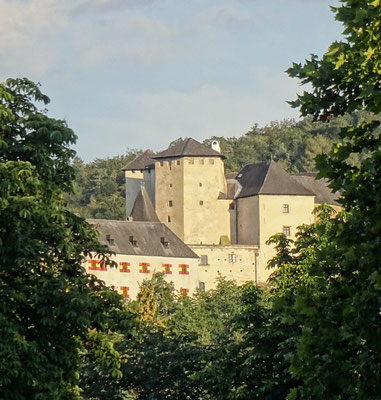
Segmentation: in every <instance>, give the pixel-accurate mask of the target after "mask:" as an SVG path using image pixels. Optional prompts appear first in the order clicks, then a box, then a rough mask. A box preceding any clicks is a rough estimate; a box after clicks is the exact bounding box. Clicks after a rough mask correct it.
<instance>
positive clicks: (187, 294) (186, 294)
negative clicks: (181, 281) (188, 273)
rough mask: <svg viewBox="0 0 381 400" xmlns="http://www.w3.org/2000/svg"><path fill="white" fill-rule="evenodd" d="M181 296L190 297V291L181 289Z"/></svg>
mask: <svg viewBox="0 0 381 400" xmlns="http://www.w3.org/2000/svg"><path fill="white" fill-rule="evenodd" d="M180 296H184V297H188V296H189V289H185V288H181V289H180Z"/></svg>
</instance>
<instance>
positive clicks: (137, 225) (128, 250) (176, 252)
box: [87, 219, 198, 258]
mask: <svg viewBox="0 0 381 400" xmlns="http://www.w3.org/2000/svg"><path fill="white" fill-rule="evenodd" d="M87 222H89V223H90V224H91V225H93V226H94V228H96V229H97V230H98V231H99V233H100V238H99V240H100V242H101V243H102V244H104V245H106V246H108V247H109V248H110V250H111V251H113V252H115V253H116V254H127V255H141V256H153V257H178V258H198V255H197V254H196V253H194V252H193V251H192V250H191V249H190V248H189V247H188V246H187V245H186V244H185V243H184V242H183V241H182V240H181V239H180V238H178V237H177V236H176V235H175V234H174V233H173V232H172V231H171V230H170V229H169V228H168V227H166V226H165V225H164V224H163V223H161V222H140V221H138V222H137V221H113V220H107V219H88V220H87Z"/></svg>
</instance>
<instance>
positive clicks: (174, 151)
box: [153, 138, 226, 159]
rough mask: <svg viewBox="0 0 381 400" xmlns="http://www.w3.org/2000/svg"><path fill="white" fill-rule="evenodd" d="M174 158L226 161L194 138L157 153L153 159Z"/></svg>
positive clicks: (222, 156)
mask: <svg viewBox="0 0 381 400" xmlns="http://www.w3.org/2000/svg"><path fill="white" fill-rule="evenodd" d="M172 157H221V158H223V159H225V158H226V157H225V156H224V155H223V154H221V153H219V152H218V151H216V150H213V149H212V148H210V147H208V146H204V145H203V144H201V143H199V142H198V141H197V140H194V139H192V138H187V139H185V140H183V141H181V142H179V143H177V144H175V145H174V146H171V147H168V149H167V150H164V151H162V152H160V153H157V154H156V155H155V156H154V157H153V158H155V159H161V158H172Z"/></svg>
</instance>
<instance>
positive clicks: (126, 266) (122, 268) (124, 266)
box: [119, 262, 131, 272]
mask: <svg viewBox="0 0 381 400" xmlns="http://www.w3.org/2000/svg"><path fill="white" fill-rule="evenodd" d="M119 272H131V269H130V263H129V262H120V263H119Z"/></svg>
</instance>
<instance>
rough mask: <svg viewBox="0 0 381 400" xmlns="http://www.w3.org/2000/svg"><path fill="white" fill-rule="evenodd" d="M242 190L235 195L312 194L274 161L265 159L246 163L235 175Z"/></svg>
mask: <svg viewBox="0 0 381 400" xmlns="http://www.w3.org/2000/svg"><path fill="white" fill-rule="evenodd" d="M236 179H237V181H238V182H239V183H240V184H241V186H242V190H241V191H240V193H239V194H238V196H237V197H239V198H240V197H248V196H255V195H258V194H270V195H299V196H313V195H314V193H313V192H312V191H311V190H309V189H308V188H306V187H305V186H303V185H302V184H301V183H299V182H297V181H296V180H295V179H294V178H293V177H292V176H291V175H290V174H288V173H287V172H286V171H284V170H283V169H282V168H281V167H280V166H279V165H278V164H277V163H276V162H274V161H265V162H261V163H258V164H249V165H246V166H245V167H244V168H243V169H242V170H241V171H240V172H239V173H238V175H237V177H236Z"/></svg>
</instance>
